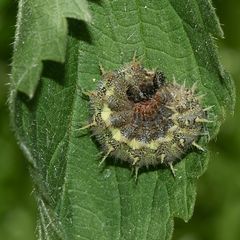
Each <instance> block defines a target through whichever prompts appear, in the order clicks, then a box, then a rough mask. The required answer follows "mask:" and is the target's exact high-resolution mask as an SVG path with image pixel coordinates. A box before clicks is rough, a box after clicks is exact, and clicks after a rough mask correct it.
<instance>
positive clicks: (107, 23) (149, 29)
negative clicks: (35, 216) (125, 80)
mask: <svg viewBox="0 0 240 240" xmlns="http://www.w3.org/2000/svg"><path fill="white" fill-rule="evenodd" d="M31 2H33V1H26V2H25V5H23V6H22V7H21V8H20V9H19V18H18V30H17V35H16V38H18V35H21V34H23V33H25V30H24V29H29V31H28V35H29V36H28V37H29V38H30V39H31V38H32V37H33V36H35V35H34V34H37V33H38V35H39V36H42V34H43V33H44V29H45V27H46V25H47V24H48V21H49V20H46V21H44V24H45V25H41V28H40V27H39V28H35V29H32V27H31V25H32V24H35V25H40V22H41V18H40V19H38V18H34V19H35V20H34V19H32V21H34V22H35V23H32V22H31V21H29V19H31V15H29V14H27V13H28V12H29V11H30V10H29V9H31V10H32V8H33V6H34V5H32V4H30V3H31ZM27 3H28V4H27ZM20 5H21V4H20ZM65 7H66V6H65ZM61 8H63V6H62V7H60V6H59V9H61ZM90 8H91V12H92V15H93V21H92V23H91V24H87V23H84V22H79V21H76V20H69V21H68V24H69V34H68V38H67V43H66V52H67V53H66V57H65V62H64V63H57V62H54V61H44V64H43V65H44V67H43V72H42V73H41V74H40V70H41V62H40V60H46V59H48V60H58V61H59V60H60V61H62V62H63V59H64V58H63V56H64V54H63V52H64V50H63V48H61V51H55V50H56V46H57V44H56V41H57V42H58V43H62V41H63V42H64V41H65V40H64V39H65V35H64V36H63V35H61V36H58V37H57V38H56V39H55V41H49V39H50V38H47V39H48V41H46V42H45V43H46V44H44V45H38V44H40V43H39V42H36V43H35V44H36V46H35V47H34V48H32V47H31V48H30V47H29V48H30V49H29V48H25V47H24V45H21V46H20V45H19V44H16V45H15V52H14V54H15V56H14V61H13V75H12V92H11V96H10V107H11V113H12V119H13V125H14V129H15V132H16V135H17V137H18V140H19V144H20V146H21V148H22V149H23V150H24V152H25V154H26V156H27V158H28V159H29V162H30V170H31V174H32V177H33V180H34V183H35V187H36V198H37V201H38V207H39V223H38V233H39V239H103V240H110V239H122V240H123V239H124V240H135V239H139V240H140V239H141V240H143V239H146V240H153V239H159V240H167V239H171V236H172V232H173V221H174V217H178V218H182V219H183V220H184V221H188V220H189V219H190V217H191V216H192V213H193V208H194V203H195V198H196V181H197V179H198V178H199V177H200V176H201V175H202V174H203V172H204V171H205V170H206V168H207V164H208V154H207V153H199V152H192V153H189V154H188V155H187V156H186V157H185V158H184V159H182V160H181V161H179V162H178V163H177V164H176V165H175V168H176V177H175V178H174V177H173V176H172V174H171V172H170V170H169V169H167V168H159V169H149V170H147V169H146V170H143V171H142V172H141V174H140V175H139V177H138V181H137V183H136V182H135V180H134V178H133V177H132V176H131V170H130V169H129V167H128V166H123V165H122V164H120V163H119V162H118V161H116V160H115V159H108V161H107V163H106V165H105V166H103V167H99V166H98V162H99V160H100V158H99V156H98V153H99V149H98V147H97V146H96V144H95V143H94V141H93V140H92V139H91V138H90V134H89V132H88V131H86V132H79V131H78V128H79V127H80V126H81V125H82V124H83V123H84V122H85V123H86V122H87V121H88V116H89V107H88V102H87V101H86V100H84V99H83V98H82V96H81V91H80V88H83V89H87V90H93V89H95V87H96V85H97V82H98V81H99V80H100V71H99V64H101V65H102V66H103V67H104V68H105V69H106V70H112V69H118V68H119V67H120V66H122V64H124V63H128V62H130V61H131V60H132V58H133V55H134V53H135V52H136V55H137V56H138V57H139V58H140V59H141V61H142V63H143V64H144V65H145V66H146V67H147V68H159V69H161V70H162V71H164V72H165V74H166V76H167V77H168V79H169V81H172V78H173V75H174V77H175V78H176V81H177V82H179V83H183V82H184V81H186V85H187V86H189V87H191V86H192V85H193V83H195V82H197V83H198V91H199V94H202V93H204V94H206V95H205V97H204V98H203V105H205V106H206V107H207V106H210V105H214V106H215V107H214V108H213V110H211V112H210V113H209V118H210V119H211V120H213V123H212V124H209V129H208V130H209V133H210V136H211V138H213V137H214V136H216V134H217V132H218V130H219V127H220V125H221V123H222V121H223V120H224V118H225V115H226V114H232V112H233V108H234V96H235V95H234V89H233V85H232V81H231V78H230V77H229V75H228V74H227V73H226V72H225V71H224V70H223V68H222V67H221V65H220V63H219V60H218V57H217V53H216V49H215V44H214V39H213V37H222V32H221V29H220V26H219V22H218V20H217V18H216V16H215V12H214V10H213V8H212V6H211V4H210V3H209V2H208V1H207V0H198V1H188V0H182V1H179V0H161V1H159V0H151V1H146V0H145V1H143V0H131V1H129V0H118V1H109V0H102V1H91V4H90ZM43 9H48V10H49V11H50V12H49V13H52V12H53V14H54V11H55V10H56V9H51V8H49V2H48V4H45V3H41V7H39V8H38V9H35V11H37V14H38V15H40V16H41V15H42V14H43V12H42V10H43ZM62 11H63V10H62ZM23 12H25V13H26V14H25V18H24V22H22V20H21V19H22V18H21V13H23ZM55 21H56V26H55V27H56V29H54V28H52V29H51V31H52V32H54V31H56V30H57V29H58V28H57V26H59V25H58V24H60V23H61V21H62V18H60V19H59V18H58V19H56V20H55ZM20 26H21V27H20ZM31 31H33V32H31ZM47 39H45V40H47ZM17 41H19V40H17ZM29 41H30V40H29ZM63 45H64V46H65V43H64V44H63ZM36 49H39V50H38V51H36ZM53 49H54V50H53ZM19 52H21V54H19ZM53 52H54V56H55V57H53V55H52V54H50V53H53ZM47 53H49V54H47ZM26 55H29V56H31V57H33V59H34V57H36V58H37V59H38V61H37V63H36V64H37V65H36V68H39V69H38V71H37V72H35V71H30V72H31V73H32V74H31V75H28V77H26V78H25V79H26V81H24V84H23V85H21V84H17V83H18V82H19V79H21V78H19V75H18V74H17V73H18V72H19V71H20V69H32V68H31V67H30V68H28V63H29V60H28V61H25V56H26ZM43 56H44V57H43ZM20 63H21V66H24V67H22V68H19V65H20ZM30 65H31V63H30ZM27 72H29V71H27ZM33 73H34V74H33ZM38 79H40V81H39V85H38V88H37V91H36V93H35V96H34V97H33V98H32V99H31V100H29V98H28V97H27V96H26V95H24V94H22V93H20V92H18V91H17V90H22V91H23V92H27V93H28V94H29V95H30V96H32V94H33V92H34V91H33V90H32V89H34V88H35V87H33V85H34V86H36V82H37V81H38ZM30 89H31V90H30ZM201 143H202V145H203V146H204V147H206V146H205V145H206V144H207V143H206V138H205V137H203V138H202V139H201Z"/></svg>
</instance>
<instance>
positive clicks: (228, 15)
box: [0, 0, 240, 240]
mask: <svg viewBox="0 0 240 240" xmlns="http://www.w3.org/2000/svg"><path fill="white" fill-rule="evenodd" d="M214 3H215V6H216V7H217V13H218V15H219V16H220V21H221V22H223V23H224V26H223V29H224V31H225V36H226V39H225V40H224V41H223V42H222V43H220V46H221V48H220V50H221V55H222V61H223V63H225V66H226V67H227V69H228V70H229V71H230V72H231V73H232V75H233V77H234V79H235V80H236V84H237V89H239V87H240V86H239V84H238V82H237V80H238V78H237V77H238V76H240V75H239V73H240V70H239V63H240V60H239V59H240V33H239V32H238V31H236V29H237V26H236V24H237V23H238V22H239V19H240V16H239V14H240V13H239V9H240V3H239V1H237V0H235V1H234V0H231V1H228V2H227V3H226V1H220V0H218V1H215V2H214ZM15 15H16V2H13V1H11V0H1V2H0V76H1V82H0V84H1V86H0V236H1V238H2V239H6V240H8V239H9V240H14V239H26V240H27V239H34V227H35V226H34V222H35V206H34V204H33V201H32V197H31V194H30V193H31V183H30V180H29V178H28V173H27V168H26V166H25V165H24V164H26V160H23V159H22V158H23V157H22V155H21V153H20V152H19V150H18V148H17V147H16V144H15V142H14V139H13V137H12V134H11V132H10V128H9V119H8V110H7V106H6V104H5V103H6V95H7V87H6V85H5V83H7V82H8V76H7V73H8V72H9V62H10V58H11V49H12V47H11V45H10V43H11V42H12V41H13V33H14V24H15ZM236 106H237V108H238V106H239V103H238V102H237V105H236ZM238 110H239V109H236V115H235V118H234V119H231V120H229V121H228V122H227V123H226V124H225V126H224V127H223V128H222V131H221V134H220V136H219V137H218V139H217V141H216V142H215V143H212V148H213V150H214V151H213V153H214V154H213V155H212V159H211V161H210V166H209V169H208V171H207V173H206V174H205V175H204V176H203V177H202V178H200V181H199V184H198V185H199V186H198V198H197V205H196V208H195V214H194V216H193V218H192V220H191V221H190V223H188V224H184V223H183V222H182V221H177V224H176V226H175V236H174V238H175V239H186V240H188V239H189V240H191V239H192V240H197V239H213V240H214V239H216V240H221V239H224V240H225V239H229V240H234V239H238V237H239V236H240V230H239V228H238V220H239V217H240V203H239V198H240V177H239V174H238V167H239V165H240V162H239V161H237V160H238V158H237V157H238V156H240V154H239V151H240V150H239V148H238V146H239V144H240V130H238V128H237V123H238V121H239V120H240V116H239V113H238V112H239V111H238Z"/></svg>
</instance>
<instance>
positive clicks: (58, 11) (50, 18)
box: [12, 0, 91, 98]
mask: <svg viewBox="0 0 240 240" xmlns="http://www.w3.org/2000/svg"><path fill="white" fill-rule="evenodd" d="M66 18H74V19H79V20H83V21H88V22H89V21H90V20H91V15H90V13H89V10H88V4H87V2H86V0H69V1H65V0H47V1H44V2H43V1H40V0H31V1H27V0H20V1H19V4H18V18H17V28H16V35H15V36H16V37H15V42H14V55H13V63H12V84H14V88H15V89H17V90H19V91H21V92H24V93H26V94H27V95H28V96H29V97H30V98H32V97H33V95H34V92H35V89H36V87H37V84H38V82H39V79H40V74H41V71H42V61H43V60H54V61H59V62H64V59H65V48H66V42H67V19H66Z"/></svg>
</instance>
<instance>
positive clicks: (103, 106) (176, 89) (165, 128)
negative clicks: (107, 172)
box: [82, 59, 211, 176]
mask: <svg viewBox="0 0 240 240" xmlns="http://www.w3.org/2000/svg"><path fill="white" fill-rule="evenodd" d="M195 88H196V87H195V86H193V87H192V88H190V89H189V88H186V87H185V86H184V85H183V86H181V85H179V84H177V83H176V82H175V81H174V82H173V83H170V82H167V81H166V78H165V76H164V74H163V73H162V72H159V71H153V70H148V69H145V68H144V67H143V66H142V65H141V64H140V63H139V62H138V61H136V60H135V59H134V60H133V61H132V62H131V63H129V64H127V65H125V66H123V67H122V68H120V69H119V70H116V71H110V72H105V71H104V70H102V81H101V82H100V84H99V85H98V88H97V90H96V91H93V92H89V93H87V94H88V96H89V98H90V105H91V109H92V116H91V123H90V124H88V125H87V126H85V127H83V128H82V129H85V128H88V127H90V128H91V130H92V132H93V135H94V136H95V137H96V139H97V141H98V142H99V143H100V145H101V146H102V148H103V153H104V157H103V159H102V161H101V163H102V162H104V160H105V159H106V158H107V157H109V156H112V157H115V158H118V159H120V160H122V161H126V162H128V163H129V164H130V165H131V166H132V167H133V168H134V169H135V174H136V176H137V174H138V169H139V168H141V167H145V166H146V167H148V166H155V165H159V164H163V165H167V166H169V167H170V168H171V170H172V172H173V174H174V175H175V173H174V168H173V163H174V162H176V161H178V160H179V159H181V157H183V155H184V154H186V153H187V152H188V151H189V150H191V149H193V148H196V149H198V150H201V151H204V149H203V148H202V147H201V146H200V145H199V144H198V143H197V142H198V140H199V139H200V137H201V136H202V135H203V133H204V131H205V129H206V127H205V125H206V123H208V122H211V121H209V120H208V119H207V111H208V110H209V109H210V108H211V107H209V108H205V109H204V108H202V106H201V103H200V96H197V95H196V93H195V92H196V91H195Z"/></svg>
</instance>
